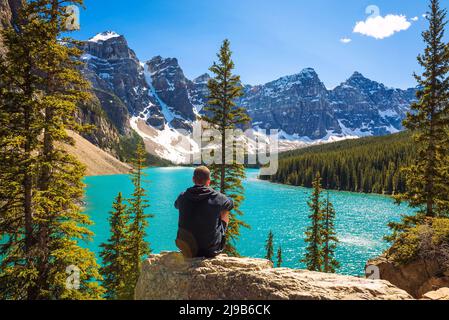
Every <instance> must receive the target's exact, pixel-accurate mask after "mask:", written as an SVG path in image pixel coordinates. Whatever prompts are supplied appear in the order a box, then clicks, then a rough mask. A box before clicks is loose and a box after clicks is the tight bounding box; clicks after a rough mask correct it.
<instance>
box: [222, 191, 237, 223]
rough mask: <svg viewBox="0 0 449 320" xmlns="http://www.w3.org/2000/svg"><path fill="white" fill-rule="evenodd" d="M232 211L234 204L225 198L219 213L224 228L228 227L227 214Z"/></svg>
mask: <svg viewBox="0 0 449 320" xmlns="http://www.w3.org/2000/svg"><path fill="white" fill-rule="evenodd" d="M232 209H234V202H233V201H232V200H231V199H229V198H225V201H224V203H223V209H222V211H221V221H223V222H224V223H226V227H227V226H228V225H229V213H230V211H231V210H232Z"/></svg>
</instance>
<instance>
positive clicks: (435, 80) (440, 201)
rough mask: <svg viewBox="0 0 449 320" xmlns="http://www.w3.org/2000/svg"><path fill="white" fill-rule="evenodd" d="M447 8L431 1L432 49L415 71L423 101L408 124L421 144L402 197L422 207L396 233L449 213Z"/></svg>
mask: <svg viewBox="0 0 449 320" xmlns="http://www.w3.org/2000/svg"><path fill="white" fill-rule="evenodd" d="M446 16H447V10H446V9H443V8H441V6H440V1H439V0H431V1H430V5H429V12H428V13H427V15H426V19H427V20H428V22H429V29H428V30H426V31H424V32H423V33H422V37H423V39H424V43H425V44H426V48H425V49H424V53H423V54H421V55H419V56H418V62H419V64H420V65H421V66H422V67H423V69H424V71H423V73H422V75H418V74H415V75H414V76H415V78H416V80H417V82H418V85H419V87H420V89H419V90H418V92H417V100H418V101H417V102H416V103H414V104H413V105H412V106H411V112H409V114H408V115H407V118H406V119H405V121H404V126H405V127H406V128H407V129H409V130H410V131H412V133H413V138H414V141H415V145H416V147H417V149H418V154H417V159H416V161H415V163H414V164H412V165H410V166H409V167H407V168H405V169H404V171H405V174H406V186H407V190H406V192H405V193H403V194H401V195H399V196H398V197H397V200H398V202H401V201H406V202H407V203H408V204H409V205H410V206H411V207H414V208H418V210H419V211H418V213H417V214H416V215H415V216H408V217H404V218H403V220H402V222H401V223H391V224H390V227H391V228H392V230H393V235H392V236H391V237H389V238H388V239H389V240H394V238H395V237H396V236H397V235H398V233H401V232H402V231H404V230H406V229H408V228H409V227H411V226H413V225H415V224H417V223H421V222H423V220H424V219H425V218H426V217H427V218H433V217H445V216H446V217H447V216H449V184H448V181H449V165H448V163H449V149H448V142H449V103H448V100H449V77H448V71H449V46H448V45H447V43H446V42H445V41H444V34H445V27H446V24H447V20H446Z"/></svg>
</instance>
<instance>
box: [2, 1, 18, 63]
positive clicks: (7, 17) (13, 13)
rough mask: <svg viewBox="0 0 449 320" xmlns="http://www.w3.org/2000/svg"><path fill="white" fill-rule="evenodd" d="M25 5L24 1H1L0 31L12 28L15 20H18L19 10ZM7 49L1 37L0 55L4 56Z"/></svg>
mask: <svg viewBox="0 0 449 320" xmlns="http://www.w3.org/2000/svg"><path fill="white" fill-rule="evenodd" d="M22 5H23V0H2V1H0V30H3V29H5V28H8V27H10V26H11V25H12V24H13V23H14V20H15V19H17V15H18V14H19V9H20V7H21V6H22ZM4 52H5V49H4V47H3V41H2V39H1V37H0V54H3V53H4Z"/></svg>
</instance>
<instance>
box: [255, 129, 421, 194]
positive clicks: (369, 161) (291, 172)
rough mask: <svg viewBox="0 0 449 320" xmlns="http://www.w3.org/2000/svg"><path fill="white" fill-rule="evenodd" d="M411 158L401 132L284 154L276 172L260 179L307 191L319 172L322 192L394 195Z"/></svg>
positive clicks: (413, 152) (402, 183)
mask: <svg viewBox="0 0 449 320" xmlns="http://www.w3.org/2000/svg"><path fill="white" fill-rule="evenodd" d="M415 157H416V149H415V147H414V144H413V143H412V138H411V135H410V133H408V132H402V133H399V134H394V135H389V136H385V137H368V138H362V139H357V140H346V141H341V142H336V143H332V144H325V145H318V146H312V147H309V148H305V149H300V150H295V151H289V152H285V153H282V154H280V158H279V170H278V172H277V173H276V174H275V175H273V176H262V177H261V178H262V179H264V180H269V181H272V182H278V183H285V184H290V185H294V186H303V187H308V188H310V187H312V183H313V179H314V177H315V175H316V173H317V172H319V173H320V174H321V177H322V181H323V187H324V188H326V189H334V190H344V191H353V192H365V193H382V194H396V193H401V192H404V191H405V175H404V173H402V172H401V168H402V167H405V166H408V165H409V164H411V162H412V160H413V159H414V158H415Z"/></svg>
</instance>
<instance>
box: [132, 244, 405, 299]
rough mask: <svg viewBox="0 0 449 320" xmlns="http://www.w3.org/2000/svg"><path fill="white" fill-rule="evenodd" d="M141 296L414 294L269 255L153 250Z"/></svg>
mask: <svg viewBox="0 0 449 320" xmlns="http://www.w3.org/2000/svg"><path fill="white" fill-rule="evenodd" d="M135 297H136V299H138V300H153V299H162V300H165V299H175V300H192V299H193V300H195V299H196V300H215V299H218V300H239V299H244V300H271V299H274V300H284V299H291V300H343V299H346V300H347V299H370V300H371V299H372V300H375V299H379V300H380V299H385V300H395V299H411V296H410V295H408V294H407V293H406V292H405V291H403V290H400V289H398V288H396V287H395V286H393V285H392V284H390V283H389V282H387V281H382V280H368V279H362V278H356V277H351V276H343V275H336V274H324V273H318V272H310V271H305V270H292V269H287V268H277V269H275V268H273V265H272V263H271V262H269V261H268V260H263V259H252V258H233V257H228V256H226V255H221V256H218V257H217V258H214V259H208V260H204V259H184V258H183V256H182V255H181V254H180V253H175V252H171V253H170V252H169V253H167V252H166V253H161V254H159V255H151V256H150V257H149V259H148V260H146V261H145V262H144V263H143V266H142V272H141V276H140V279H139V282H138V284H137V287H136V291H135Z"/></svg>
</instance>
